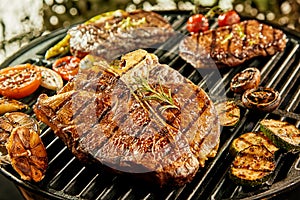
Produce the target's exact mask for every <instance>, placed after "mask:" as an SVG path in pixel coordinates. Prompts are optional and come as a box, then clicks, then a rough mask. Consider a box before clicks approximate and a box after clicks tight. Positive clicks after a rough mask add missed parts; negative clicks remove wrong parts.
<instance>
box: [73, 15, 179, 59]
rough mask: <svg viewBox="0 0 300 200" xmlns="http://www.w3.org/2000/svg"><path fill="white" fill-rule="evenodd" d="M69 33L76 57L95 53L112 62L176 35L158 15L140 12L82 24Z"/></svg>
mask: <svg viewBox="0 0 300 200" xmlns="http://www.w3.org/2000/svg"><path fill="white" fill-rule="evenodd" d="M68 33H69V34H70V36H71V37H70V51H71V53H72V54H73V55H75V56H77V57H80V58H82V57H84V56H85V55H87V54H89V53H92V54H93V55H100V56H102V57H104V58H106V59H113V58H115V57H117V56H120V55H122V54H125V53H127V52H129V51H132V50H135V49H139V48H149V47H151V46H153V45H155V44H158V43H162V42H164V41H166V40H167V39H168V38H169V37H171V36H172V35H173V34H174V30H173V28H172V27H171V25H170V24H169V23H168V22H167V21H166V20H165V19H164V18H163V17H162V16H160V15H159V14H157V13H154V12H147V11H143V10H138V11H133V12H130V13H127V12H120V15H115V16H114V17H112V18H109V19H107V20H104V21H103V20H100V21H96V22H94V23H88V24H81V25H78V26H77V27H74V28H72V29H70V30H69V32H68Z"/></svg>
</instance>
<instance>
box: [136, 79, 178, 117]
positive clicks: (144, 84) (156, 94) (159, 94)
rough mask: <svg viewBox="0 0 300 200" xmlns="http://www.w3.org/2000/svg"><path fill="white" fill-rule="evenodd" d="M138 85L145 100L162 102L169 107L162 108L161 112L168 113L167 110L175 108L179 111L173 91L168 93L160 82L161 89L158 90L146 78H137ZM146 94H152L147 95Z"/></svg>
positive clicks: (169, 90)
mask: <svg viewBox="0 0 300 200" xmlns="http://www.w3.org/2000/svg"><path fill="white" fill-rule="evenodd" d="M135 80H136V83H137V84H138V90H139V91H140V93H141V94H142V96H143V99H145V100H156V101H160V102H162V103H165V104H167V105H163V106H161V107H160V108H159V109H160V111H161V112H164V111H166V110H167V109H170V108H174V109H178V110H179V108H178V106H177V105H175V102H174V100H173V97H172V93H171V89H168V93H166V92H165V91H164V89H163V87H162V85H161V83H160V81H159V88H158V90H155V89H154V88H152V87H151V86H150V85H149V83H148V81H147V80H146V79H145V78H142V77H139V78H135ZM145 93H150V94H145Z"/></svg>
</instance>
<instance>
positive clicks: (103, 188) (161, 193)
mask: <svg viewBox="0 0 300 200" xmlns="http://www.w3.org/2000/svg"><path fill="white" fill-rule="evenodd" d="M160 14H162V15H163V16H164V17H165V18H166V19H167V20H168V21H169V22H170V23H171V24H172V26H173V28H174V29H175V30H177V31H179V32H181V33H182V34H183V35H186V34H188V33H187V32H186V31H185V22H186V21H187V18H188V16H189V14H190V13H188V12H180V13H178V12H161V13H160ZM213 26H214V25H213ZM277 28H278V27H277ZM66 31H67V30H66V29H60V30H57V31H55V32H53V33H51V34H49V35H46V36H43V37H40V38H38V39H36V40H34V41H33V42H32V43H30V44H29V45H28V46H26V47H25V48H23V49H21V50H20V51H19V52H17V53H16V54H15V55H13V56H12V57H10V58H9V59H8V60H6V61H5V62H4V63H3V64H2V66H1V68H3V67H6V66H9V65H17V64H20V63H33V64H36V65H43V66H46V67H51V65H52V62H51V61H48V60H44V55H45V52H46V50H47V49H48V48H49V47H51V46H52V45H54V44H55V43H56V42H58V41H59V40H60V39H62V38H63V37H64V36H65V34H66ZM284 31H285V33H286V34H287V37H288V43H287V47H286V49H285V51H284V52H280V53H276V54H275V55H274V56H270V57H265V58H263V59H261V58H257V59H252V60H251V61H249V62H246V63H244V64H242V65H241V66H238V67H235V68H229V69H228V68H227V69H221V70H220V73H221V76H222V78H221V80H218V81H217V82H213V83H209V84H211V87H209V88H212V89H210V91H208V87H207V85H208V82H211V77H213V76H214V73H217V72H216V70H212V71H209V72H207V71H205V73H201V71H200V72H199V71H198V70H195V69H194V68H193V67H192V66H191V65H190V64H187V63H186V62H185V61H183V60H182V59H181V58H180V57H179V56H178V41H179V40H180V39H181V38H182V37H179V38H177V39H176V40H175V39H173V40H169V41H167V43H165V44H163V46H161V47H158V48H156V49H149V51H152V52H154V53H155V54H156V55H158V56H159V59H160V62H161V63H166V64H168V65H169V66H170V67H172V68H175V69H176V70H178V71H179V72H180V73H181V74H183V76H185V77H187V78H189V79H190V80H191V81H193V82H194V83H195V84H197V85H198V86H199V87H202V88H203V89H204V90H206V91H207V92H208V93H209V94H210V95H212V98H214V97H215V96H220V95H221V94H220V91H219V90H218V88H219V87H220V86H221V85H224V86H225V93H226V96H227V97H228V98H232V99H235V100H236V102H237V103H238V104H239V106H240V108H241V119H240V122H239V123H238V125H236V126H235V127H231V128H223V130H222V133H221V138H220V140H221V141H220V147H219V150H218V154H217V155H216V157H215V158H213V159H209V160H208V162H207V163H206V165H205V167H204V168H202V169H200V170H199V172H198V173H197V174H196V176H195V178H194V179H193V181H192V182H191V183H189V184H186V185H184V186H182V187H179V188H168V187H167V188H157V187H155V186H153V185H143V183H142V184H141V182H139V181H138V180H133V179H131V178H129V177H130V176H128V175H115V174H110V173H107V172H106V171H101V170H99V169H95V166H92V165H84V164H83V163H80V162H79V161H78V160H77V159H76V158H75V157H74V156H73V155H72V153H71V152H70V151H69V150H68V149H67V147H66V146H65V145H64V143H63V142H62V141H61V140H60V139H59V138H58V137H57V136H55V134H54V133H53V131H52V130H51V129H50V128H49V127H47V126H46V125H45V124H42V123H41V124H40V127H41V138H42V140H43V142H44V145H45V146H46V149H47V153H48V159H49V167H48V170H47V172H46V176H45V178H44V179H43V180H42V181H41V182H39V183H33V182H27V181H23V180H21V179H20V178H19V175H18V174H17V173H16V172H15V171H14V170H13V168H12V167H11V166H10V165H6V166H2V167H0V170H1V172H2V173H3V174H4V175H6V176H7V177H8V178H9V179H10V180H12V181H13V182H14V183H16V184H17V185H18V186H19V187H20V188H22V191H25V192H26V195H29V196H30V197H32V198H36V199H80V200H81V199H122V200H123V199H124V200H125V199H145V200H146V199H209V198H210V199H245V198H247V199H261V198H271V197H273V196H275V195H276V196H278V195H280V194H282V193H284V192H287V191H290V190H292V189H294V188H296V187H297V186H299V185H300V156H299V155H300V154H298V153H285V152H280V154H279V155H278V156H277V157H276V170H275V173H274V174H273V176H272V177H271V178H270V179H269V180H268V181H267V182H266V184H264V185H262V186H258V187H254V188H249V187H243V186H239V185H236V184H234V183H233V182H232V181H231V180H230V179H229V178H228V170H229V168H230V164H231V162H232V160H233V157H232V156H231V155H230V154H229V151H228V150H229V146H230V144H231V142H232V141H233V139H234V138H236V137H238V136H239V135H241V134H242V133H245V132H250V131H257V130H259V124H258V122H259V121H260V120H261V119H264V118H272V119H279V120H283V121H287V122H289V123H291V124H294V125H295V126H296V127H297V128H299V127H300V103H299V102H300V84H299V81H298V80H299V78H300V52H299V51H300V49H299V42H300V35H299V34H297V33H294V32H292V31H291V30H285V29H284ZM166 46H167V47H166ZM163 49H170V51H167V52H166V51H165V50H163ZM147 50H148V49H147ZM246 67H257V68H259V69H260V70H261V75H262V77H261V85H262V86H265V87H271V88H274V89H276V90H278V91H279V92H280V95H281V97H282V101H281V104H280V106H279V108H278V109H277V110H276V111H274V112H272V113H257V112H254V111H251V110H247V109H246V108H244V107H243V105H242V104H241V103H240V100H239V99H240V96H237V95H235V94H234V93H233V92H231V91H230V89H229V84H230V80H231V78H232V77H233V76H234V75H235V74H236V73H238V72H239V71H241V70H242V69H244V68H246ZM218 73H219V72H218ZM203 74H205V75H203ZM41 93H47V94H48V95H53V94H54V92H50V91H49V90H46V89H43V88H39V89H38V91H36V92H35V93H34V94H33V95H31V96H29V97H27V98H25V99H23V101H24V102H25V103H27V104H28V105H30V106H32V105H34V103H35V102H36V99H37V97H38V96H39V94H41ZM26 113H27V114H30V115H32V116H34V113H33V111H32V109H30V110H27V111H26Z"/></svg>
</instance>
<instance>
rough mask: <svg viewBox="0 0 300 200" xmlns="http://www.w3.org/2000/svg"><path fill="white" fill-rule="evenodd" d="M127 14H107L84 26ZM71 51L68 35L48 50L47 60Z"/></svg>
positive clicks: (113, 12) (117, 12)
mask: <svg viewBox="0 0 300 200" xmlns="http://www.w3.org/2000/svg"><path fill="white" fill-rule="evenodd" d="M126 13H127V12H125V11H123V10H116V11H110V12H106V13H103V14H100V15H97V16H95V17H93V18H91V19H89V20H88V21H86V22H85V23H84V24H91V23H103V22H105V21H107V20H108V19H112V18H114V17H119V16H120V17H121V16H124V15H126ZM69 51H70V35H69V34H67V35H66V36H65V37H64V38H63V39H62V40H61V41H59V42H58V43H57V44H55V45H54V46H53V47H51V48H50V49H48V50H47V52H46V55H45V58H46V59H49V58H52V57H55V56H59V55H64V54H66V53H68V52H69Z"/></svg>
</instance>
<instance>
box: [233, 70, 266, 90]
mask: <svg viewBox="0 0 300 200" xmlns="http://www.w3.org/2000/svg"><path fill="white" fill-rule="evenodd" d="M259 83H260V71H259V70H258V69H257V68H254V67H252V68H247V69H245V70H243V71H242V72H240V73H238V74H236V75H235V76H234V77H233V78H232V80H231V82H230V89H231V90H232V91H233V92H236V93H243V92H244V91H246V90H248V89H254V88H257V87H258V85H259Z"/></svg>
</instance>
